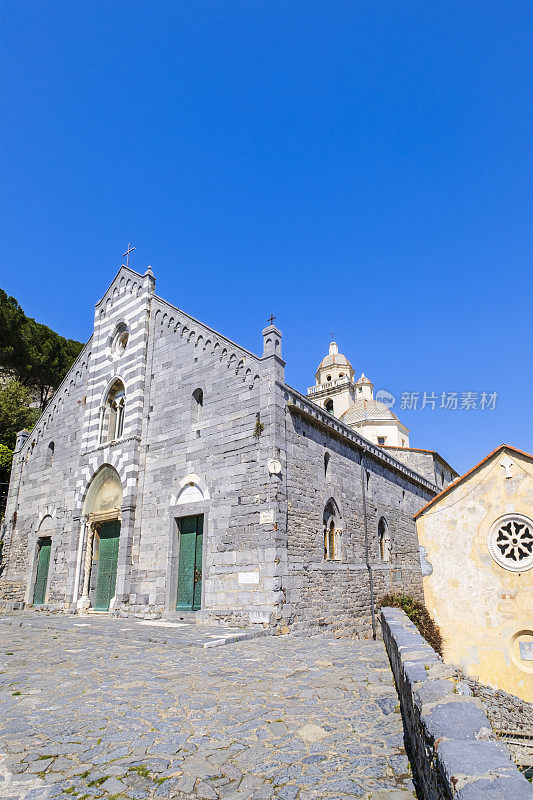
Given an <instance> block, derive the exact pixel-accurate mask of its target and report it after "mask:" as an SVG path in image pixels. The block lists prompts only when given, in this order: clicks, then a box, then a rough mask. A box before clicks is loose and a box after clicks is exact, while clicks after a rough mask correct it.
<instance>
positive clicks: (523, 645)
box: [415, 445, 533, 702]
mask: <svg viewBox="0 0 533 800" xmlns="http://www.w3.org/2000/svg"><path fill="white" fill-rule="evenodd" d="M415 519H416V522H417V530H418V538H419V543H420V552H421V561H422V571H423V576H424V577H423V582H424V595H425V602H426V606H427V608H428V610H429V611H430V613H431V615H432V616H433V618H434V619H435V621H436V622H437V624H438V625H439V627H440V630H441V633H442V635H443V638H444V658H445V660H446V661H448V662H452V663H455V664H457V665H458V666H459V667H460V668H461V669H462V670H463V671H464V672H465V673H467V674H468V675H470V676H472V677H473V678H476V679H478V680H480V681H481V682H482V683H486V684H488V685H490V686H493V687H494V688H496V689H502V690H503V691H506V692H510V693H511V694H514V695H516V696H518V697H521V698H522V699H524V700H527V701H529V702H533V456H532V455H530V454H528V453H524V452H522V451H521V450H517V449H516V448H514V447H510V446H509V445H501V446H500V447H498V448H497V449H496V450H494V451H493V452H492V453H489V455H488V456H487V457H486V458H484V459H483V461H481V462H480V463H479V464H476V466H475V467H473V469H471V470H470V471H469V472H467V473H465V474H464V475H462V476H461V477H460V478H458V479H457V480H456V481H455V482H454V483H452V484H450V485H449V486H448V487H447V488H446V489H444V491H442V492H441V493H440V494H438V495H437V496H436V497H434V498H433V500H431V501H430V502H429V503H428V504H427V505H426V506H424V507H423V508H422V509H421V510H420V511H419V512H418V513H417V514H416V515H415Z"/></svg>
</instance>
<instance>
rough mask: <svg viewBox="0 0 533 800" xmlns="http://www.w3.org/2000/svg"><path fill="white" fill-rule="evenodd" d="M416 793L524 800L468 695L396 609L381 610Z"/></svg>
mask: <svg viewBox="0 0 533 800" xmlns="http://www.w3.org/2000/svg"><path fill="white" fill-rule="evenodd" d="M381 626H382V630H383V640H384V642H385V646H386V648H387V652H388V655H389V660H390V663H391V667H392V671H393V674H394V679H395V682H396V689H397V691H398V696H399V698H400V706H401V710H402V716H403V720H404V724H405V728H406V733H407V737H408V745H409V748H410V757H411V761H412V765H413V772H414V777H415V780H416V782H417V788H418V790H419V792H420V795H421V797H423V798H424V800H532V798H533V787H532V786H531V784H530V783H529V782H528V781H527V780H526V779H525V778H524V776H523V775H521V773H520V772H519V770H518V769H517V767H516V766H515V765H514V764H513V763H512V762H511V758H510V755H509V751H508V749H507V748H506V746H505V745H503V744H502V743H500V742H498V741H497V740H496V739H495V738H494V736H493V733H492V730H491V727H490V723H489V721H488V719H487V717H486V716H485V713H484V711H483V710H482V708H481V703H480V701H479V700H477V699H476V698H474V697H473V696H472V694H471V692H470V689H469V688H468V686H467V685H466V683H464V682H463V681H461V680H460V679H458V678H457V676H456V672H455V670H454V669H453V667H450V666H448V665H446V664H443V662H442V660H441V659H440V657H439V656H438V655H437V654H436V652H435V651H434V650H433V648H432V647H430V645H429V644H428V643H427V642H426V640H425V639H423V637H422V636H421V635H420V634H419V633H418V630H417V628H416V627H415V625H413V623H412V622H411V621H410V620H409V619H408V617H407V616H406V614H405V613H404V612H403V611H401V610H400V609H397V608H383V609H381Z"/></svg>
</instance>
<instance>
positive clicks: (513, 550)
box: [488, 514, 533, 572]
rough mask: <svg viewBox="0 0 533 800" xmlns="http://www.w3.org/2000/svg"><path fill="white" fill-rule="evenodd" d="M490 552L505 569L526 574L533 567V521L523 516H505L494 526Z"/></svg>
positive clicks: (489, 539) (489, 541) (489, 540)
mask: <svg viewBox="0 0 533 800" xmlns="http://www.w3.org/2000/svg"><path fill="white" fill-rule="evenodd" d="M488 546H489V551H490V554H491V556H492V557H493V559H494V560H495V561H496V563H497V564H499V565H500V566H501V567H503V568H504V569H508V570H511V571H512V572H525V571H526V570H528V569H531V567H533V521H532V520H530V519H529V517H526V516H524V515H523V514H505V516H503V517H500V519H498V520H496V522H495V523H494V524H493V526H492V528H491V529H490V531H489V536H488Z"/></svg>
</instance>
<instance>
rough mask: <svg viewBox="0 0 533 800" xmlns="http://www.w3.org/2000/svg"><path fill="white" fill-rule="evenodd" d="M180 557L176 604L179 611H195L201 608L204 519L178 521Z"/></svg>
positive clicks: (191, 518)
mask: <svg viewBox="0 0 533 800" xmlns="http://www.w3.org/2000/svg"><path fill="white" fill-rule="evenodd" d="M178 526H179V532H180V557H179V568H178V602H177V604H176V608H177V609H179V610H180V611H197V610H198V609H199V608H201V606H202V544H203V538H204V536H203V533H204V517H203V515H202V514H200V515H199V516H196V517H182V519H180V520H178Z"/></svg>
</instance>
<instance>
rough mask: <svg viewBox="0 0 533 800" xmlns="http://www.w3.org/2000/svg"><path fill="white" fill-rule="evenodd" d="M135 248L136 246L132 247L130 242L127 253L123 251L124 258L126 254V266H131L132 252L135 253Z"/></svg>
mask: <svg viewBox="0 0 533 800" xmlns="http://www.w3.org/2000/svg"><path fill="white" fill-rule="evenodd" d="M134 250H135V247H132V246H131V244H130V242H128V249H127V250H126V252H125V253H122V258H124V256H126V266H127V267H129V265H130V253H133V251H134Z"/></svg>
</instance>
